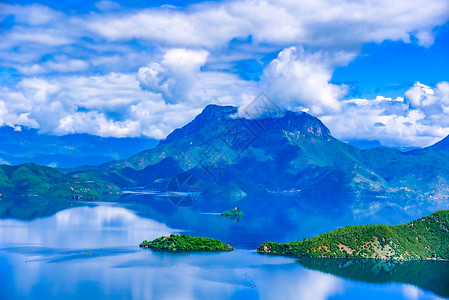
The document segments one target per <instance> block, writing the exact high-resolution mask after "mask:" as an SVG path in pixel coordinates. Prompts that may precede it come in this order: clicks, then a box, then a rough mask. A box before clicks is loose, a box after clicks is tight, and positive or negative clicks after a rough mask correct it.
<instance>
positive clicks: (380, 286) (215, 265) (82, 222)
mask: <svg viewBox="0 0 449 300" xmlns="http://www.w3.org/2000/svg"><path fill="white" fill-rule="evenodd" d="M148 209H149V208H148V207H146V208H143V207H142V206H141V205H140V204H139V205H135V204H132V203H97V204H96V206H81V207H73V208H69V209H65V210H62V211H59V212H57V213H56V214H53V215H50V216H47V217H38V218H35V219H33V220H28V221H23V220H18V219H14V218H8V219H0V299H377V300H378V299H439V298H442V297H443V296H447V295H446V294H445V293H446V292H447V289H445V288H444V287H443V288H442V287H441V286H439V285H441V284H446V283H447V282H448V281H447V280H444V279H445V278H443V280H442V281H441V282H431V283H430V284H429V283H428V282H424V283H423V282H421V281H420V280H416V279H413V278H412V277H411V276H410V278H407V276H404V275H398V276H390V275H389V273H391V272H392V271H391V270H389V271H388V272H389V273H388V274H386V277H385V278H384V279H385V280H384V282H378V281H379V280H376V278H373V280H372V281H371V280H370V279H369V278H370V276H371V275H370V274H359V275H360V280H359V279H358V278H357V276H358V275H357V274H356V276H355V278H354V274H352V275H347V274H345V273H343V274H336V275H333V273H332V272H333V271H332V270H330V269H329V266H327V264H326V266H321V265H320V264H321V262H323V261H319V262H318V264H317V263H315V264H314V263H313V262H312V263H310V262H309V263H308V262H301V261H298V260H297V259H294V258H287V257H275V256H266V255H259V254H257V253H256V252H255V251H254V250H253V249H254V247H253V248H251V247H252V246H253V245H255V244H257V243H259V241H260V239H262V238H263V237H261V236H263V232H260V230H261V228H263V227H258V226H256V225H254V224H251V222H250V221H251V219H250V218H249V220H250V221H248V222H249V223H248V222H245V221H244V219H245V218H244V219H241V220H240V221H239V222H236V221H235V220H229V219H226V218H223V217H221V216H219V215H213V214H201V213H198V212H195V211H191V210H180V211H178V210H175V211H173V212H172V213H171V214H170V216H161V217H159V218H149V217H148V215H151V214H149V213H148ZM145 215H146V217H144V216H145ZM177 217H178V219H177ZM189 218H190V220H191V221H192V224H193V225H192V226H187V225H186V224H187V223H188V222H187V221H186V220H188V219H189ZM155 219H158V220H157V221H156V220H155ZM162 219H167V220H169V221H167V222H164V221H162ZM176 220H178V221H176ZM313 220H316V219H315V218H314V217H313V216H310V218H309V219H307V218H306V217H302V220H301V221H302V222H301V223H302V224H304V225H303V226H302V227H301V229H298V232H299V234H298V235H300V236H304V235H307V232H315V231H316V230H317V229H313V228H312V227H315V226H312V225H311V224H313ZM352 220H355V219H354V218H352ZM333 221H334V222H335V224H332V222H333ZM186 222H187V223H186ZM340 222H344V221H343V220H342V219H338V218H335V219H333V220H328V221H327V223H326V222H324V225H322V226H323V227H321V226H318V227H319V228H320V229H319V230H321V228H322V230H325V229H328V228H330V227H338V226H339V225H340V224H339V223H340ZM173 224H174V225H176V224H177V225H179V226H178V227H176V226H173ZM201 224H202V225H201ZM181 225H182V226H183V227H181ZM316 225H318V224H316ZM171 227H172V228H171ZM308 227H309V228H308ZM201 228H203V231H202V229H201ZM214 228H215V229H214ZM289 228H290V227H289V226H286V227H285V231H286V232H285V235H279V239H289V238H291V237H293V236H295V235H294V234H293V233H292V232H291V231H290V229H289ZM267 231H270V230H267ZM174 232H186V233H188V234H191V233H192V232H193V233H204V235H206V233H207V234H208V236H211V237H217V236H219V237H221V238H223V240H224V241H225V242H227V243H230V244H232V245H234V246H235V247H236V248H237V250H235V251H232V252H226V253H200V254H193V253H190V254H186V253H166V252H153V251H151V250H149V249H140V248H139V247H138V246H137V245H138V244H139V243H140V242H141V241H142V240H144V239H147V240H150V239H154V238H156V237H159V236H161V235H168V234H170V233H174ZM220 232H223V233H222V234H220ZM238 232H240V234H238ZM244 235H249V240H250V241H249V242H247V243H245V242H244V239H243V236H244ZM268 235H270V233H269V234H268ZM272 236H274V235H272ZM303 265H304V266H303ZM311 265H313V266H315V267H311ZM317 265H318V267H316V266H317ZM438 266H440V267H439V268H436V267H435V265H428V266H427V265H425V266H424V267H423V268H422V269H423V270H428V272H430V273H429V274H434V273H435V272H444V270H446V269H447V268H446V267H445V266H446V265H438ZM441 266H443V267H442V268H441ZM321 268H322V269H321ZM326 268H328V269H326ZM339 268H340V267H338V268H337V269H339ZM376 268H377V267H376ZM396 268H397V269H398V268H399V269H398V270H399V271H400V272H397V273H400V274H403V273H404V274H410V270H408V269H407V266H406V265H405V269H404V265H401V266H397V267H396ZM400 268H402V269H400ZM393 269H394V268H393ZM414 269H415V267H413V268H411V270H414ZM404 270H405V271H404ZM441 270H443V271H441ZM393 271H394V270H393ZM432 272H433V273H432ZM348 274H349V273H348ZM442 274H443V275H442V276H445V274H447V273H442ZM383 275H385V274H383ZM434 275H438V274H434ZM389 276H390V277H389ZM423 276H427V275H426V274H423ZM439 277H441V276H439ZM350 278H351V279H350ZM367 278H368V280H367ZM411 278H412V279H411ZM410 280H411V282H410ZM376 281H377V282H376Z"/></svg>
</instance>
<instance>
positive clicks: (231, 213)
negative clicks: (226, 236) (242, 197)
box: [221, 207, 245, 219]
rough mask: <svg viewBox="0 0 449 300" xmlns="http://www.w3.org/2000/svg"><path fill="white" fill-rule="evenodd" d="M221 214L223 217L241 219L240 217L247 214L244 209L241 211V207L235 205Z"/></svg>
mask: <svg viewBox="0 0 449 300" xmlns="http://www.w3.org/2000/svg"><path fill="white" fill-rule="evenodd" d="M221 215H222V216H223V217H228V218H231V219H240V218H243V217H244V216H245V214H244V213H243V211H241V210H240V208H238V207H235V208H233V209H230V210H227V211H224V212H222V213H221Z"/></svg>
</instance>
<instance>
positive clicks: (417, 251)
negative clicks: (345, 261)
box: [257, 210, 449, 260]
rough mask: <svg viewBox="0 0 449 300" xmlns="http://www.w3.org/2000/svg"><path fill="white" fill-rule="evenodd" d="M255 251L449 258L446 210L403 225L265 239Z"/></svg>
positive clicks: (285, 253)
mask: <svg viewBox="0 0 449 300" xmlns="http://www.w3.org/2000/svg"><path fill="white" fill-rule="evenodd" d="M257 251H258V252H259V253H269V254H280V255H295V256H310V257H335V258H337V257H351V258H375V259H393V260H424V259H437V260H440V259H449V210H440V211H437V212H435V213H433V214H431V215H429V216H426V217H423V218H421V219H419V220H416V221H413V222H410V223H405V224H402V225H394V226H391V225H359V226H348V227H343V228H339V229H337V230H334V231H331V232H328V233H325V234H321V235H319V236H316V237H312V238H307V239H304V240H302V241H297V242H291V243H274V242H266V243H263V244H262V245H260V246H259V248H258V249H257Z"/></svg>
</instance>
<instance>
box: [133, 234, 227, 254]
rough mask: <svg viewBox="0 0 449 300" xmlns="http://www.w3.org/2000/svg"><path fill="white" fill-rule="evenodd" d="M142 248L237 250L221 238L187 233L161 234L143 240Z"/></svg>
mask: <svg viewBox="0 0 449 300" xmlns="http://www.w3.org/2000/svg"><path fill="white" fill-rule="evenodd" d="M139 246H140V247H142V248H151V249H154V250H167V251H189V252H190V251H232V250H235V249H234V248H233V247H231V246H230V245H228V244H225V243H223V242H221V241H219V240H215V239H211V238H205V237H195V236H187V235H185V234H171V235H169V236H161V237H159V238H157V239H154V240H152V241H147V240H145V241H143V242H142V243H140V245H139Z"/></svg>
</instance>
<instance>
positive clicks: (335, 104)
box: [263, 47, 347, 115]
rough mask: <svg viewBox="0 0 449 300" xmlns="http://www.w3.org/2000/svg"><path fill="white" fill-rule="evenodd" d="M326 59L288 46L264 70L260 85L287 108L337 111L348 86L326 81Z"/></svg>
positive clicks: (328, 74)
mask: <svg viewBox="0 0 449 300" xmlns="http://www.w3.org/2000/svg"><path fill="white" fill-rule="evenodd" d="M328 60H329V59H328V58H327V57H326V55H324V54H321V53H317V54H314V55H308V54H306V53H305V51H304V50H303V49H299V50H297V49H296V48H295V47H290V48H287V49H285V50H283V51H282V52H280V53H279V55H278V57H277V58H276V59H275V60H273V61H272V62H271V63H270V64H269V65H268V66H267V68H266V69H265V70H264V75H263V87H264V88H265V89H266V90H267V91H268V92H269V94H270V95H271V96H272V97H273V98H275V99H276V100H277V101H280V102H281V103H280V104H282V106H283V107H286V108H290V109H291V108H295V107H300V108H301V107H302V108H309V109H310V111H311V113H312V114H315V115H321V114H323V112H324V111H329V110H330V111H338V110H340V102H339V100H340V99H341V98H342V97H343V96H344V95H345V94H346V92H347V88H346V86H343V85H335V84H331V83H329V81H330V80H331V78H332V71H333V70H331V69H330V68H329V67H328V65H329V63H327V61H328Z"/></svg>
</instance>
